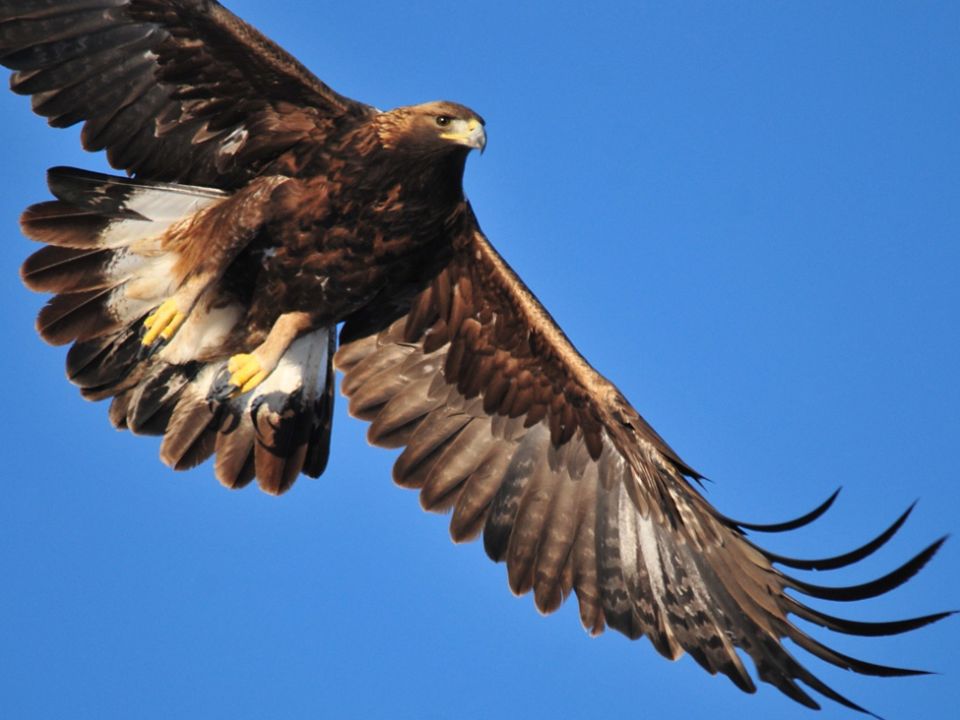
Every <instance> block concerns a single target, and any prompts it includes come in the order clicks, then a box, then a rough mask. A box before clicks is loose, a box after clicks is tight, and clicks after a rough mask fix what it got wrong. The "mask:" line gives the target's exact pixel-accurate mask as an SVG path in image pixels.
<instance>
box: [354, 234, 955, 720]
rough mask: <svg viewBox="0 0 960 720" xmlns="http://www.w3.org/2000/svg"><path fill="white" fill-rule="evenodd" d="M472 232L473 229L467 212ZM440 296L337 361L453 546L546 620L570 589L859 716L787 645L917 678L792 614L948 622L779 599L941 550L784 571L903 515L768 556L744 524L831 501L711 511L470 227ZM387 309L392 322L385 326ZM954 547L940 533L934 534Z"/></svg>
mask: <svg viewBox="0 0 960 720" xmlns="http://www.w3.org/2000/svg"><path fill="white" fill-rule="evenodd" d="M471 225H472V223H471ZM455 245H456V251H455V255H454V257H453V259H452V260H451V261H450V263H449V264H448V265H447V267H446V268H445V269H444V270H443V271H442V272H440V274H439V275H438V276H437V277H436V278H435V279H434V280H433V281H432V282H431V283H430V284H429V286H428V287H426V288H425V289H423V290H422V291H420V292H419V293H415V294H412V295H411V298H410V300H409V301H406V302H400V303H397V302H395V299H394V304H393V306H392V307H391V306H389V305H388V304H387V303H384V305H383V306H381V307H379V308H376V309H374V310H371V311H370V312H369V313H367V314H365V315H364V316H363V317H356V318H353V319H351V320H349V321H348V322H347V323H346V324H345V326H344V328H343V331H342V334H341V343H342V346H341V348H340V350H339V351H338V353H337V355H336V359H335V363H336V365H337V367H338V368H339V369H340V370H342V371H343V373H344V378H343V385H342V387H343V391H344V393H345V395H347V396H348V398H349V400H350V412H351V413H352V414H353V415H355V416H357V417H359V418H362V419H364V420H368V421H370V422H371V426H370V428H369V439H370V441H371V442H372V443H374V444H376V445H380V446H383V447H403V448H404V450H403V452H402V454H401V455H400V457H399V458H398V460H397V462H396V464H395V466H394V470H393V476H394V480H395V481H396V482H397V483H399V484H400V485H402V486H404V487H409V488H416V489H419V491H420V500H421V504H422V505H423V507H424V508H425V509H428V510H434V511H447V510H452V517H451V521H450V532H451V535H452V537H453V539H454V540H455V541H464V540H469V539H472V538H474V537H476V536H477V535H479V534H480V533H481V532H482V533H483V541H484V546H485V549H486V552H487V554H488V555H489V556H490V557H491V558H492V559H493V560H495V561H504V562H506V565H507V574H508V578H509V584H510V588H511V589H512V590H513V592H515V593H517V594H522V593H526V592H528V591H530V590H532V591H533V595H534V601H535V603H536V606H537V608H538V609H539V610H541V611H542V612H545V613H548V612H551V611H553V610H555V609H556V608H557V607H559V605H560V604H561V603H562V602H563V600H564V599H565V598H566V597H567V595H568V594H569V593H570V592H571V591H572V592H574V593H576V595H577V599H578V601H579V606H580V617H581V620H582V622H583V624H584V626H585V627H586V628H587V629H588V630H589V631H590V632H592V633H599V632H601V631H602V630H603V629H604V627H605V626H607V625H609V626H610V627H612V628H615V629H617V630H619V631H621V632H623V633H624V634H626V635H628V636H629V637H631V638H638V637H640V636H642V635H646V636H647V637H648V638H649V639H650V640H651V642H652V643H653V645H654V646H655V647H656V648H657V650H658V651H659V652H660V653H662V654H663V655H665V656H666V657H668V658H671V659H674V658H677V657H679V656H680V655H681V654H683V652H687V653H689V654H690V655H691V656H693V657H694V659H696V661H697V662H698V663H700V664H701V665H702V666H703V667H704V668H706V669H707V670H708V671H709V672H710V673H712V674H714V673H717V672H721V673H724V674H725V675H727V676H728V677H729V678H730V679H731V680H733V682H734V683H736V684H737V686H739V687H740V688H742V689H743V690H745V691H748V692H753V691H754V690H755V686H754V684H753V681H752V680H751V678H750V675H749V674H748V673H747V671H746V669H745V668H744V666H743V664H742V662H741V660H740V658H739V657H738V654H737V649H738V648H739V649H740V650H742V651H743V652H745V653H746V654H747V655H748V656H750V657H751V658H752V659H753V662H754V663H755V664H756V668H757V673H758V676H759V678H760V679H761V680H764V681H766V682H769V683H772V684H774V685H775V686H776V687H778V688H779V689H780V690H781V691H783V692H784V693H786V694H787V695H789V696H790V697H791V698H793V699H795V700H797V701H798V702H801V703H803V704H804V705H807V706H810V707H814V708H815V707H817V703H816V702H815V701H814V700H813V699H812V698H811V697H810V696H809V695H808V694H807V692H806V691H805V690H804V689H802V688H801V687H800V685H799V684H798V681H799V682H802V683H804V684H805V685H806V686H808V687H809V688H812V689H813V690H815V691H817V692H819V693H821V694H823V695H824V696H826V697H828V698H831V699H833V700H835V701H837V702H840V703H842V704H844V705H846V706H848V707H850V708H853V709H857V710H862V708H860V707H859V706H857V705H855V704H854V703H852V702H850V701H849V700H847V699H846V698H844V697H842V696H841V695H839V694H838V693H836V692H835V691H833V690H832V689H831V688H829V687H828V686H827V685H825V684H824V683H823V682H821V681H820V680H819V679H817V678H816V677H815V676H813V675H812V674H811V673H810V672H809V671H808V670H807V669H806V668H804V667H803V666H802V665H801V664H800V663H799V662H798V661H797V660H795V659H794V658H793V657H792V656H791V655H790V654H789V653H788V652H787V650H786V649H785V648H784V646H783V644H782V640H783V639H784V638H789V639H791V640H792V641H794V642H795V643H796V644H797V645H798V646H800V647H801V648H803V649H804V650H806V651H808V652H810V653H812V654H813V655H815V656H817V657H819V658H822V659H823V660H826V661H827V662H830V663H833V664H834V665H837V666H840V667H843V668H847V669H851V670H854V671H856V672H859V673H863V674H870V675H909V674H914V673H916V672H917V671H913V670H905V669H899V668H889V667H882V666H878V665H874V664H871V663H867V662H863V661H860V660H857V659H854V658H851V657H847V656H845V655H842V654H840V653H839V652H836V651H834V650H832V649H830V648H828V647H827V646H825V645H823V644H821V643H820V642H818V641H817V640H815V639H813V638H812V637H810V636H809V635H807V634H806V633H804V632H803V631H801V630H800V629H798V628H797V627H796V626H795V625H793V624H792V623H791V621H790V619H789V618H788V615H791V614H792V615H795V616H797V617H800V618H803V619H805V620H809V621H811V622H813V623H816V624H819V625H821V626H825V627H828V628H830V629H832V630H835V631H838V632H841V633H847V634H854V635H864V636H871V635H892V634H896V633H900V632H906V631H908V630H911V629H914V628H917V627H920V626H923V625H925V624H928V623H930V622H933V621H935V620H938V619H940V618H941V617H943V614H940V615H931V616H927V617H920V618H914V619H910V620H904V621H895V622H882V623H863V622H853V621H847V620H843V619H839V618H836V617H832V616H830V615H826V614H824V613H821V612H819V611H816V610H813V609H811V608H809V607H807V606H805V605H803V604H802V603H801V602H799V601H798V600H796V599H794V598H793V597H791V596H790V595H788V594H787V591H788V590H791V591H794V592H796V593H800V594H803V595H808V596H812V597H815V598H823V599H827V600H838V601H849V600H861V599H865V598H870V597H874V596H877V595H879V594H882V593H884V592H887V591H888V590H891V589H893V588H895V587H897V586H899V585H900V584H902V583H904V582H906V581H907V580H908V579H909V578H910V577H911V576H913V575H914V574H915V573H916V572H917V571H918V570H919V569H920V568H921V567H922V566H923V565H924V563H925V562H926V561H927V560H928V559H929V558H930V557H931V556H932V555H933V553H934V552H936V550H937V548H938V547H939V545H940V543H939V542H937V543H934V544H933V545H931V546H930V547H929V548H927V549H926V550H924V551H923V552H922V553H920V554H919V555H917V556H916V557H914V558H913V559H912V560H910V561H909V562H908V563H906V564H905V565H903V566H902V567H900V568H899V569H897V570H895V571H894V572H892V573H890V574H888V575H886V576H885V577H883V578H880V579H878V580H876V581H875V582H870V583H866V584H863V585H858V586H855V587H846V588H828V587H821V586H817V585H812V584H809V583H806V582H803V581H801V580H799V579H795V578H793V577H791V576H789V575H787V574H785V573H784V572H782V571H780V570H779V569H777V568H776V567H775V566H774V563H778V564H780V565H784V566H787V567H794V568H802V569H819V570H826V569H832V568H839V567H843V566H846V565H850V564H852V563H854V562H857V561H859V560H861V559H862V558H864V557H866V556H867V555H870V554H871V553H872V552H874V551H875V550H876V549H877V548H879V547H880V546H881V545H883V544H884V543H885V542H886V541H887V540H888V539H889V538H890V537H891V536H892V535H893V534H894V533H895V532H896V530H897V529H898V528H899V527H900V525H901V524H902V523H903V522H904V520H905V519H906V516H907V514H909V511H907V513H905V514H904V515H903V516H902V517H901V518H899V519H898V520H897V522H896V523H894V525H893V526H891V527H890V528H889V529H888V530H887V531H886V532H884V533H883V534H881V535H880V536H879V537H878V538H876V539H875V540H873V541H872V542H871V543H868V544H867V545H865V546H863V547H862V548H859V549H858V550H855V551H853V552H849V553H846V554H844V555H841V556H838V557H835V558H828V559H824V560H811V561H806V560H795V559H791V558H785V557H780V556H776V555H774V554H772V553H769V552H766V551H764V550H763V549H762V548H760V547H758V546H757V545H755V544H753V543H752V542H751V541H750V540H749V539H747V537H746V531H747V530H757V531H764V530H765V531H782V530H789V529H793V528H795V527H799V526H801V525H804V524H806V523H808V522H811V521H812V520H814V519H816V517H818V516H819V515H820V514H822V513H823V512H825V511H826V509H827V507H828V506H829V505H830V503H831V502H832V500H833V498H831V499H830V500H829V501H828V502H827V503H825V504H824V505H823V506H821V507H820V508H818V509H817V510H816V511H814V512H813V513H809V514H808V515H807V516H805V517H803V518H799V519H798V520H796V521H793V522H791V523H784V524H781V525H774V526H755V525H747V524H745V523H739V522H736V521H733V520H730V519H729V518H726V517H725V516H723V515H721V514H720V513H718V512H717V510H715V509H714V508H713V507H712V506H711V505H710V504H709V503H707V502H706V500H704V499H703V497H702V496H701V495H700V494H699V493H698V492H697V491H696V489H695V488H694V487H693V485H692V483H691V480H695V479H696V477H697V476H696V474H695V473H694V471H693V470H691V469H690V468H689V467H688V466H686V465H685V464H684V463H683V462H682V461H681V460H680V459H679V458H678V457H677V455H676V453H674V452H673V451H672V450H671V449H670V448H669V447H668V446H667V445H666V444H665V443H664V442H663V440H662V439H660V437H659V436H658V435H657V434H656V433H655V432H654V431H653V430H652V429H651V428H650V427H649V426H648V425H647V424H646V422H644V420H643V419H642V418H641V417H640V416H639V415H638V414H637V412H636V411H635V410H634V409H633V408H632V407H631V406H630V405H629V404H628V403H627V401H626V400H625V399H624V398H623V396H622V395H621V394H620V393H619V392H618V391H617V390H616V388H615V387H614V386H613V385H611V384H610V383H609V382H608V381H607V380H605V379H604V378H603V377H601V376H600V375H599V374H598V373H597V372H596V371H594V370H593V369H592V368H591V367H590V366H589V365H588V364H587V363H586V361H585V360H584V359H583V358H582V357H581V356H580V355H579V354H578V353H577V352H576V350H575V349H574V348H573V346H572V345H571V344H570V342H569V341H568V340H567V339H566V337H565V336H564V335H563V333H562V332H561V331H560V329H559V328H558V327H557V326H556V325H555V324H554V322H553V320H552V318H551V317H550V316H549V315H548V314H547V312H546V311H545V310H544V309H543V308H542V307H541V306H540V305H539V303H538V302H537V300H536V299H535V298H534V297H533V296H532V294H531V293H530V292H529V291H528V290H527V288H526V287H525V286H524V285H523V284H522V282H521V281H520V280H519V279H518V278H517V277H516V275H514V273H513V272H512V271H511V269H510V268H509V267H508V266H507V265H506V263H505V262H504V261H503V259H502V258H501V257H500V256H499V255H498V254H497V253H496V251H495V250H494V249H493V247H492V246H491V245H490V244H489V242H488V241H487V239H486V238H485V237H484V236H483V235H482V233H481V232H480V231H479V229H477V228H476V226H475V225H472V226H471V227H470V228H468V230H467V231H466V233H465V234H464V235H463V236H462V237H460V238H458V239H457V240H456V242H455ZM382 314H387V316H388V318H389V319H388V320H387V321H386V322H381V323H380V324H379V325H378V324H377V318H378V317H381V316H382ZM941 542H942V541H941Z"/></svg>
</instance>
